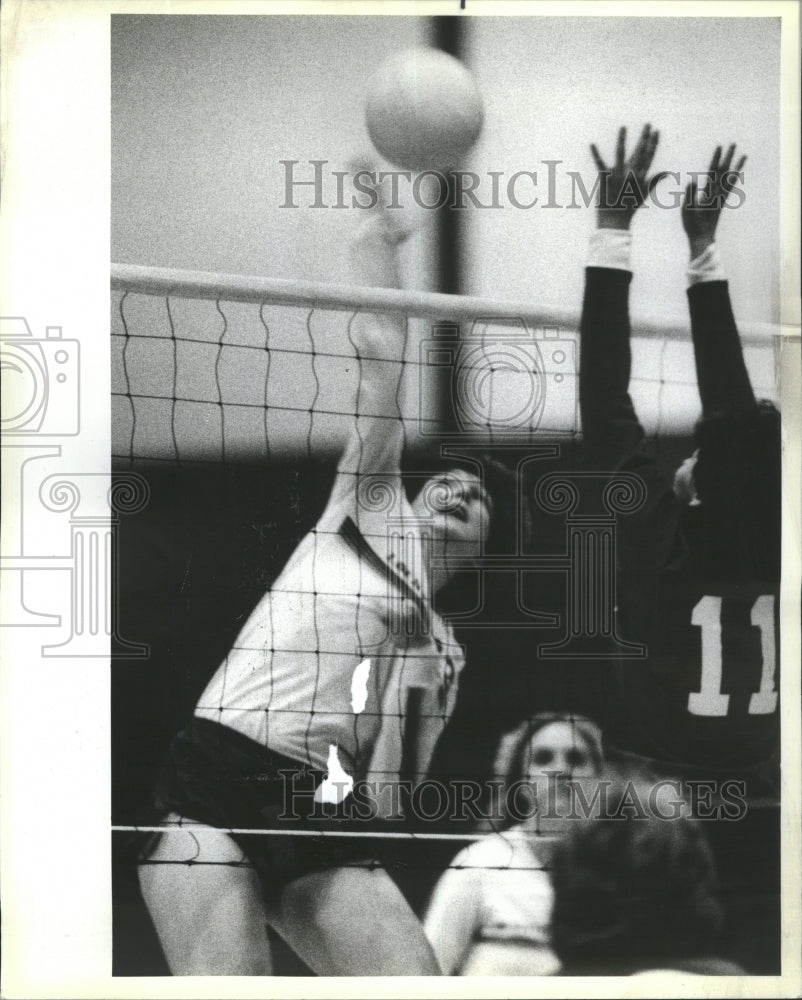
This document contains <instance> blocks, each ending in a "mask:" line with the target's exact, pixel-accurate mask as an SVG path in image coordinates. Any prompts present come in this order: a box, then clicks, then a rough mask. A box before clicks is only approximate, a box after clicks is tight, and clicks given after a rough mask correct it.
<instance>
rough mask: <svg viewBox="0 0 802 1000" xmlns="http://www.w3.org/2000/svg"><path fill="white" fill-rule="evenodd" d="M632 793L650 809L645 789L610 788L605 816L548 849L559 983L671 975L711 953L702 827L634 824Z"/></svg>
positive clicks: (707, 857) (575, 826)
mask: <svg viewBox="0 0 802 1000" xmlns="http://www.w3.org/2000/svg"><path fill="white" fill-rule="evenodd" d="M633 789H634V792H635V794H636V795H637V796H638V799H639V802H640V803H647V802H649V794H650V791H651V786H649V785H646V784H639V783H636V782H627V781H625V780H623V779H621V778H618V779H615V780H614V781H613V784H612V785H611V786H610V787H609V789H608V791H607V799H606V808H605V810H604V812H603V813H601V814H600V815H596V816H594V817H592V818H588V819H582V820H578V821H577V822H575V823H572V824H569V828H568V829H567V830H566V833H565V835H564V836H563V837H562V838H561V840H560V841H559V842H558V843H556V844H555V846H554V851H553V855H552V886H553V889H554V909H553V912H552V925H551V934H552V947H553V948H554V951H555V953H556V955H557V957H558V958H559V959H560V961H561V962H562V963H563V971H564V972H565V974H575V975H576V974H596V975H616V974H617V975H627V974H631V973H633V972H636V971H639V970H645V969H650V968H651V969H655V968H670V967H672V966H675V965H676V963H678V962H681V961H682V960H687V959H693V958H699V957H702V956H709V955H711V954H712V953H713V950H714V948H715V941H716V938H717V935H718V932H719V930H720V927H721V919H722V914H721V909H720V906H719V904H718V902H717V900H716V897H715V868H714V864H713V856H712V853H711V850H710V846H709V844H708V842H707V840H706V837H705V835H704V833H703V831H702V829H701V826H700V825H699V824H698V822H697V821H696V820H693V819H691V818H690V817H688V816H683V817H680V818H677V819H671V820H668V819H660V818H658V817H657V816H654V815H651V814H648V813H646V814H645V815H644V814H643V813H641V814H640V815H637V814H636V810H634V809H632V807H631V806H630V807H629V808H627V806H626V803H627V801H629V802H631V801H632V794H633ZM634 813H635V814H634Z"/></svg>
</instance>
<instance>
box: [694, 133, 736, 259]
mask: <svg viewBox="0 0 802 1000" xmlns="http://www.w3.org/2000/svg"><path fill="white" fill-rule="evenodd" d="M722 148H723V147H722V146H716V151H715V153H713V159H712V160H711V161H710V166H709V168H708V170H707V182H706V184H705V186H704V187H703V188H702V189H700V188H699V183H698V181H695V180H693V181H691V182H690V184H688V186H687V187H686V189H685V199H684V201H683V203H682V225H683V227H684V229H685V233H686V235H687V237H688V241H689V243H690V245H691V257H692V258H694V257H698V256H699V254H700V253H702V252H703V251H704V250H706V249H707V247H709V246H710V244H711V243H712V242H713V240H714V239H715V237H716V227H717V226H718V220H719V218H720V216H721V210H722V208H723V207H724V204H725V202H726V201H727V195H729V194H730V192H731V191H732V190H733V189H734V188H735V182H736V181H739V180H742V174H741V171H742V170H743V165H744V163H746V157H745V156H741V157H740V158H739V160H738V162H737V163H736V165H735V166H734V167H733V166H732V162H733V159H734V157H735V143H734V142H733V143H732V144H731V145H730V147H729V149H728V150H727V152H726V154H725V155H724V159H723V160H722V158H721V151H722Z"/></svg>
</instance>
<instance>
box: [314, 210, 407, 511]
mask: <svg viewBox="0 0 802 1000" xmlns="http://www.w3.org/2000/svg"><path fill="white" fill-rule="evenodd" d="M359 211H360V212H362V213H363V216H364V217H362V218H359V220H358V223H357V228H356V230H355V232H354V234H353V236H352V237H351V241H350V247H349V250H350V280H351V283H352V284H355V285H359V286H363V287H374V288H398V287H399V286H400V269H399V249H400V247H401V245H402V244H403V242H404V241H405V240H406V239H407V238H408V237H409V236H410V234H411V232H412V228H411V227H410V225H409V222H408V220H407V219H406V218H405V216H404V213H403V210H392V209H388V208H386V207H385V206H383V205H382V204H381V202H380V203H379V204H378V205H377V206H376V207H375V208H372V209H367V210H359ZM348 338H349V340H350V342H351V344H352V346H353V348H354V351H355V353H356V365H357V369H358V375H359V388H358V390H357V398H356V407H355V410H356V412H355V413H354V423H353V428H352V430H351V433H350V434H349V438H348V442H347V444H346V447H345V451H344V452H343V455H342V458H341V459H340V462H339V465H338V469H337V472H338V475H337V480H336V481H335V484H334V489H333V491H332V498H331V503H332V504H338V503H339V502H340V501H341V500H342V498H343V496H344V495H345V494H347V493H350V492H352V491H353V490H355V489H356V487H357V482H358V479H359V477H360V476H365V475H372V474H381V475H382V477H383V478H384V477H397V476H398V474H399V468H400V462H401V453H402V450H403V445H404V426H403V422H402V419H401V409H400V405H399V397H400V392H401V376H402V374H403V370H404V365H403V362H404V352H405V348H406V339H407V320H406V317H405V316H403V315H402V314H400V313H368V312H364V311H360V312H355V313H354V315H353V316H352V318H351V319H350V321H349V324H348Z"/></svg>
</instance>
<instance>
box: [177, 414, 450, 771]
mask: <svg viewBox="0 0 802 1000" xmlns="http://www.w3.org/2000/svg"><path fill="white" fill-rule="evenodd" d="M366 425H367V426H366ZM359 426H360V429H361V431H362V433H361V434H360V435H356V436H355V437H353V438H352V440H351V442H350V443H349V445H348V447H347V449H346V451H345V454H344V455H343V458H342V460H341V462H340V465H339V468H338V473H337V478H336V480H335V483H334V487H333V489H332V494H331V497H330V500H329V503H328V506H327V507H326V510H325V511H324V513H323V516H322V517H321V519H320V521H319V522H318V524H317V525H316V527H315V528H314V529H313V530H312V531H311V532H310V533H309V534H308V535H307V536H306V537H305V538H304V539H303V540H302V541H301V543H300V544H299V546H298V548H297V549H296V550H295V552H294V554H293V555H292V557H291V558H290V560H289V562H288V564H287V566H286V567H285V569H284V571H283V572H282V573H281V575H280V576H279V578H278V579H277V580H276V582H275V584H274V585H273V587H272V589H271V590H270V591H269V592H268V593H267V594H266V595H265V596H264V597H263V598H262V599H261V601H260V602H259V604H258V605H257V606H256V608H255V610H254V611H253V613H252V614H251V616H250V618H249V619H248V621H247V622H246V624H245V627H244V628H243V629H242V631H241V632H240V634H239V636H238V638H237V640H236V642H235V644H234V647H233V648H232V650H231V651H230V653H229V654H228V656H227V657H226V659H225V660H224V662H223V663H222V664H221V665H220V667H219V668H218V670H217V672H216V674H215V675H214V677H213V678H212V680H211V682H210V683H209V685H208V686H207V688H206V690H205V691H204V693H203V695H202V696H201V698H200V701H199V702H198V705H197V707H196V709H195V714H196V716H200V717H201V718H206V719H211V720H213V721H215V722H219V723H222V724H223V725H226V726H229V727H231V728H232V729H236V730H238V731H239V732H241V733H244V734H245V735H246V736H248V737H250V738H251V739H252V740H255V741H256V742H258V743H261V744H262V745H264V746H265V747H267V748H269V749H270V750H273V751H275V752H277V753H280V754H283V755H284V756H286V757H289V758H291V759H293V760H297V761H300V762H304V763H307V764H309V765H311V766H312V767H314V768H319V769H321V770H328V771H329V773H330V775H331V772H332V765H336V767H339V768H341V769H342V771H344V772H345V775H346V776H347V778H348V779H354V780H359V779H361V778H375V779H386V780H394V779H396V778H398V777H399V775H401V776H402V777H407V778H409V779H411V780H413V781H414V780H418V779H420V777H421V776H423V775H424V774H425V773H426V771H427V769H428V767H429V763H430V760H431V756H432V753H433V751H434V747H435V744H436V742H437V740H438V738H439V736H440V734H441V733H442V731H443V728H444V727H445V724H446V721H447V719H448V718H449V716H450V714H451V712H452V711H453V707H454V702H455V699H456V687H457V684H456V682H457V677H458V675H459V672H460V671H461V669H462V666H463V663H464V658H463V653H462V649H461V647H460V646H458V645H457V643H456V641H455V639H454V634H453V631H452V629H451V628H450V626H448V625H447V624H446V623H445V622H444V621H443V620H442V619H441V618H440V617H439V616H438V615H437V614H436V613H435V612H434V610H433V608H432V605H431V600H430V596H429V593H428V579H427V572H428V571H427V552H426V549H427V541H426V530H425V524H422V523H421V522H420V521H417V520H416V518H415V516H414V514H413V512H412V509H411V507H410V505H409V503H408V501H407V500H406V497H405V496H404V492H403V488H402V485H401V480H400V476H399V473H398V464H399V457H400V450H401V443H402V439H401V425H400V422H397V421H387V420H384V421H375V420H374V421H360V425H359ZM366 470H370V472H368V471H366ZM410 706H412V708H411V710H410ZM402 764H403V770H404V774H401V772H402ZM336 767H335V769H336ZM337 774H338V775H339V774H340V772H339V771H337Z"/></svg>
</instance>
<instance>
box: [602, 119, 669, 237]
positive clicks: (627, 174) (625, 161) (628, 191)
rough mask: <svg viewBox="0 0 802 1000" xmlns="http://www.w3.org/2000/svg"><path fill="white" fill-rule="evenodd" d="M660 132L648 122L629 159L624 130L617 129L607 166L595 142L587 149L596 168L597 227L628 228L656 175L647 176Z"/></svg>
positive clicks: (623, 128)
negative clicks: (614, 143) (652, 176)
mask: <svg viewBox="0 0 802 1000" xmlns="http://www.w3.org/2000/svg"><path fill="white" fill-rule="evenodd" d="M659 141H660V133H659V132H658V131H657V130H653V129H652V126H651V125H649V124H648V123H647V124H646V125H644V126H643V130H642V131H641V134H640V138H639V139H638V142H637V145H636V146H635V149H634V150H633V151H632V154H631V155H630V157H629V158H627V156H626V143H627V130H626V128H625V127H624V126H622V127H621V128H620V129H619V130H618V142H617V143H616V149H615V163H614V164H613V166H612V167H608V166H607V164H606V163H605V162H604V160H603V159H602V157H601V154H600V153H599V150H598V148H597V146H596V145H595V143H593V144H591V147H590V152H591V155H592V156H593V160H594V162H595V164H596V167H597V168H598V171H599V204H598V213H597V217H598V224H599V228H600V229H629V224H630V222H631V221H632V217H633V216H634V215H635V212H636V211H637V210H638V209H639V208H640V206H641V205H642V204H643V201H644V199H645V197H646V195H647V193H648V191H649V189H650V186H651V185H653V184H654V183H655V181H656V180H657V179H658V178H656V177H655V178H651V179H650V178H649V177H648V174H649V169H650V168H651V165H652V160H653V159H654V154H655V152H656V151H657V144H658V143H659Z"/></svg>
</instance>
